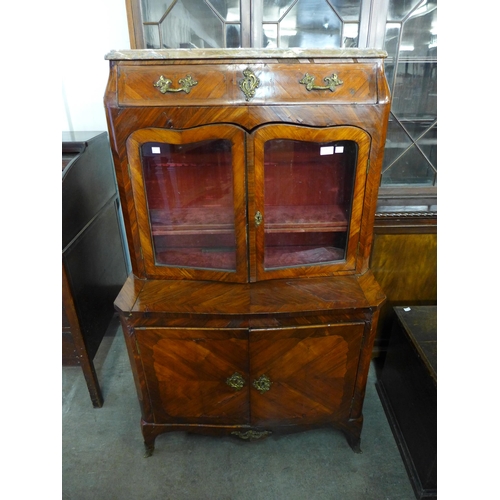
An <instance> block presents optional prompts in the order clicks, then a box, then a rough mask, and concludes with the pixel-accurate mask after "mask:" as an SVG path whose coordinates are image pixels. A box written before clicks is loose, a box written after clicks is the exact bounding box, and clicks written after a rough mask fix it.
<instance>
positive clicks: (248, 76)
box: [239, 68, 260, 101]
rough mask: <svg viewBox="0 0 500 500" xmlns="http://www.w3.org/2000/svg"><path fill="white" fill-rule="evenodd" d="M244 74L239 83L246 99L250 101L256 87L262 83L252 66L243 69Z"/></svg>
mask: <svg viewBox="0 0 500 500" xmlns="http://www.w3.org/2000/svg"><path fill="white" fill-rule="evenodd" d="M243 76H244V77H245V78H244V79H243V80H240V82H239V85H240V89H241V90H242V91H243V93H244V94H245V101H249V100H250V99H251V98H252V97H254V96H255V89H256V88H258V86H259V85H260V80H259V79H258V78H257V77H256V76H255V73H254V72H253V71H252V70H251V69H250V68H247V69H246V70H245V71H243Z"/></svg>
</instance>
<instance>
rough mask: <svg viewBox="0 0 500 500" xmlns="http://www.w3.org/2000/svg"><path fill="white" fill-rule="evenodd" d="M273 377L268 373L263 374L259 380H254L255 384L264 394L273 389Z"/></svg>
mask: <svg viewBox="0 0 500 500" xmlns="http://www.w3.org/2000/svg"><path fill="white" fill-rule="evenodd" d="M271 384H272V382H271V379H270V378H269V377H268V376H267V375H261V376H260V377H259V378H258V379H257V380H254V381H253V386H254V387H255V388H256V389H257V390H258V391H259V392H260V393H261V394H264V393H265V392H267V391H268V390H269V389H271Z"/></svg>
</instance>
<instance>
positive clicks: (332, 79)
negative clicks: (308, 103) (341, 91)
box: [299, 73, 344, 92]
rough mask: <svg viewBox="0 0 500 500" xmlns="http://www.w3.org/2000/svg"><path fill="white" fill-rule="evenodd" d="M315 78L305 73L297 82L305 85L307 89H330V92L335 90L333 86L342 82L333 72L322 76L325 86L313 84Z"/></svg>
mask: <svg viewBox="0 0 500 500" xmlns="http://www.w3.org/2000/svg"><path fill="white" fill-rule="evenodd" d="M315 79H316V77H315V76H312V75H310V74H309V73H306V74H305V75H304V78H302V79H301V80H299V83H301V84H303V85H305V86H306V89H307V90H330V91H331V92H333V91H334V90H335V87H337V86H338V85H342V84H343V83H344V82H343V81H342V80H340V79H339V77H338V76H337V75H336V74H335V73H332V74H331V75H330V76H327V77H325V78H323V80H324V81H325V82H326V83H327V85H325V86H321V85H314V80H315Z"/></svg>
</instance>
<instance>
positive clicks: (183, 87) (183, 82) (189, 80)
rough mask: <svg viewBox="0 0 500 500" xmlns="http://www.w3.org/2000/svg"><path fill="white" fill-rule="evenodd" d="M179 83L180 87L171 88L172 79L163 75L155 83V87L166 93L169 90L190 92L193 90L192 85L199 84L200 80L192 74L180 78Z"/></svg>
mask: <svg viewBox="0 0 500 500" xmlns="http://www.w3.org/2000/svg"><path fill="white" fill-rule="evenodd" d="M179 84H180V88H178V89H172V88H170V86H171V85H172V80H170V78H165V77H164V76H163V75H161V76H160V79H159V80H158V81H157V82H156V83H153V87H156V88H157V89H158V90H159V91H160V92H161V93H162V94H166V93H167V92H186V94H189V92H191V87H194V86H195V85H198V82H197V81H196V80H193V77H192V76H191V75H186V76H185V77H184V78H181V79H180V80H179Z"/></svg>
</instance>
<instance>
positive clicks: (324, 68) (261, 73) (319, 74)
mask: <svg viewBox="0 0 500 500" xmlns="http://www.w3.org/2000/svg"><path fill="white" fill-rule="evenodd" d="M249 68H250V69H251V70H252V71H253V72H254V74H255V76H256V77H257V78H258V79H259V81H260V85H259V86H258V87H257V88H256V90H255V96H254V97H253V98H252V99H251V100H250V103H251V104H278V105H279V104H320V103H322V104H337V103H343V104H344V103H345V104H350V103H368V104H370V103H376V102H377V81H376V76H375V75H376V67H375V64H374V63H369V64H365V65H361V64H358V65H356V66H354V65H353V64H347V63H343V64H342V63H332V64H329V63H318V64H305V63H304V64H300V63H299V64H261V65H250V66H249ZM243 69H244V68H243V67H240V73H241V74H242V73H243ZM306 75H308V76H306ZM335 75H336V77H337V79H336V80H333V79H334V78H335ZM329 77H333V79H332V80H333V85H332V86H331V87H329V85H328V82H326V81H325V78H329ZM307 83H309V84H310V86H309V89H308V85H307ZM318 87H319V88H318ZM325 87H327V88H325Z"/></svg>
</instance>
